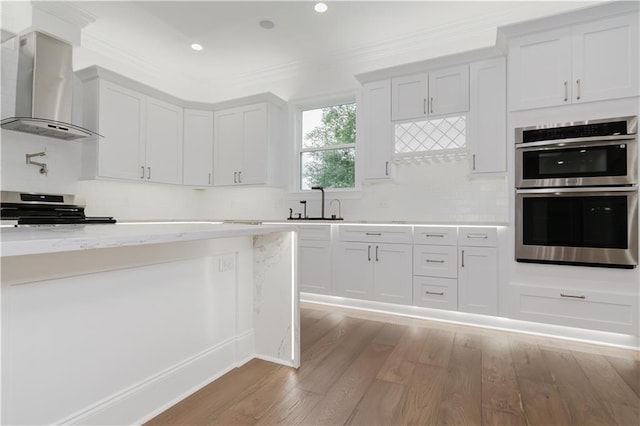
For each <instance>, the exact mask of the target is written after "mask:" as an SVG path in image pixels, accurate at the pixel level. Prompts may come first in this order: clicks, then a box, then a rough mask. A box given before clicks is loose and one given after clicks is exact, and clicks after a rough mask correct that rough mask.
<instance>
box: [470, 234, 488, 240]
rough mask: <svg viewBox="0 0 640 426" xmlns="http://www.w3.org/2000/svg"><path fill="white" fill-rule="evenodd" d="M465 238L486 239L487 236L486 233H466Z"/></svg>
mask: <svg viewBox="0 0 640 426" xmlns="http://www.w3.org/2000/svg"><path fill="white" fill-rule="evenodd" d="M467 238H471V239H482V240H486V239H487V238H489V236H488V235H487V234H467Z"/></svg>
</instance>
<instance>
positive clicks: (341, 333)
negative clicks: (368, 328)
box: [298, 317, 364, 377]
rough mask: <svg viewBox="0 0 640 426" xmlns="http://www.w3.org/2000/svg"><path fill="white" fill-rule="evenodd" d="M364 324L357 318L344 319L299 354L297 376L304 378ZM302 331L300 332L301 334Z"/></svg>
mask: <svg viewBox="0 0 640 426" xmlns="http://www.w3.org/2000/svg"><path fill="white" fill-rule="evenodd" d="M362 324H364V321H363V320H361V319H357V318H349V317H347V318H345V319H344V321H341V322H340V323H339V324H338V325H336V326H335V327H333V328H332V329H331V330H329V332H327V333H326V334H325V335H324V336H322V337H321V338H320V339H319V340H318V341H316V343H314V344H313V345H312V346H311V347H309V348H307V349H306V350H304V351H302V352H301V353H300V368H299V369H298V375H299V376H300V377H304V376H305V375H306V374H308V372H310V371H313V370H315V368H316V366H317V365H318V364H319V363H321V362H322V361H323V360H324V358H325V357H326V356H327V355H329V354H330V353H331V352H333V351H334V350H336V349H337V348H340V347H342V342H343V341H345V339H350V338H351V336H352V335H353V333H355V330H356V329H357V328H358V327H360V326H361V325H362ZM303 332H304V330H301V333H303Z"/></svg>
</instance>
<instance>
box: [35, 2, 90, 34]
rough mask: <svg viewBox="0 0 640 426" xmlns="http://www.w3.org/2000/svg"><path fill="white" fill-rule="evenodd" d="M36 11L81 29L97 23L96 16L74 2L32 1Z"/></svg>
mask: <svg viewBox="0 0 640 426" xmlns="http://www.w3.org/2000/svg"><path fill="white" fill-rule="evenodd" d="M31 6H32V7H33V8H34V9H37V10H42V11H44V12H46V13H48V14H49V15H52V16H55V17H56V18H58V19H61V20H63V21H66V22H68V23H70V24H72V25H74V26H75V27H77V28H79V29H83V28H84V27H86V26H87V25H89V24H91V23H93V22H95V21H96V16H95V15H92V14H91V13H89V12H87V11H86V10H84V9H82V8H80V7H78V5H77V4H75V3H73V2H61V1H31Z"/></svg>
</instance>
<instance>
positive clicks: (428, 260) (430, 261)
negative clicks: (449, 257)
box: [426, 259, 444, 263]
mask: <svg viewBox="0 0 640 426" xmlns="http://www.w3.org/2000/svg"><path fill="white" fill-rule="evenodd" d="M426 262H427V263H444V260H431V259H426Z"/></svg>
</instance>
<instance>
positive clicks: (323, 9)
mask: <svg viewBox="0 0 640 426" xmlns="http://www.w3.org/2000/svg"><path fill="white" fill-rule="evenodd" d="M327 9H329V6H327V4H326V3H322V2H320V3H316V5H315V6H313V10H315V11H316V12H318V13H325V12H326V11H327Z"/></svg>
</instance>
